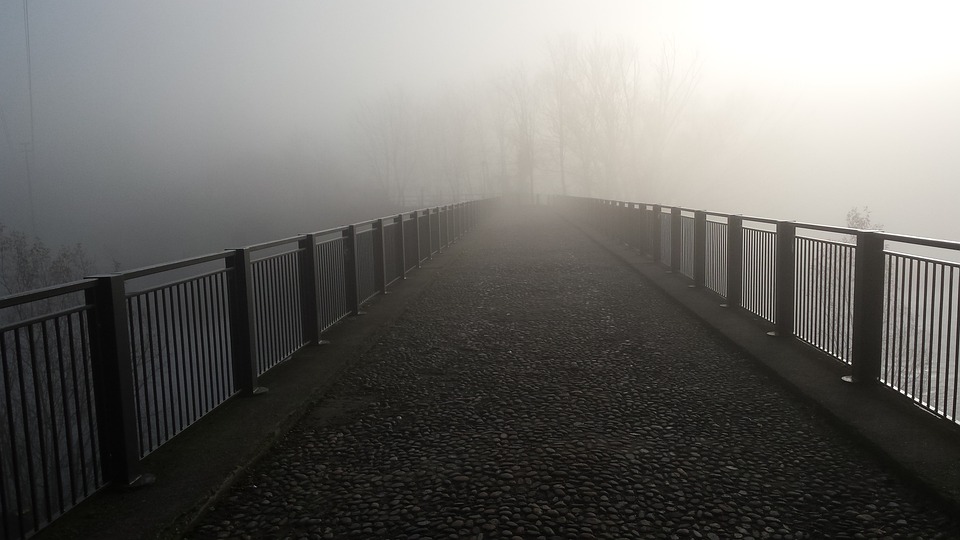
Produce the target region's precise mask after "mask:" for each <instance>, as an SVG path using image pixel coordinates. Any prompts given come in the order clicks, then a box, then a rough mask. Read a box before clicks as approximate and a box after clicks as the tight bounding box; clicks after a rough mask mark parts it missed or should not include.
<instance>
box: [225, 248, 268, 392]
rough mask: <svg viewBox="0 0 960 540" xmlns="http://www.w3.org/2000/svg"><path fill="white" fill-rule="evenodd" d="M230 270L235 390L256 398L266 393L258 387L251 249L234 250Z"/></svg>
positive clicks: (231, 338)
mask: <svg viewBox="0 0 960 540" xmlns="http://www.w3.org/2000/svg"><path fill="white" fill-rule="evenodd" d="M230 251H232V252H233V255H231V256H230V257H228V258H227V271H228V273H229V275H230V279H229V294H230V348H231V350H232V351H233V358H232V361H233V381H234V389H235V390H237V391H239V392H240V394H241V395H244V396H252V395H256V394H262V393H263V392H266V391H267V389H266V388H261V387H259V386H257V382H258V381H257V378H258V377H259V373H258V370H257V360H256V356H254V353H253V352H254V351H255V350H256V327H255V326H254V318H253V317H254V316H253V276H252V275H251V272H250V268H251V267H250V250H249V249H246V248H241V249H234V250H230Z"/></svg>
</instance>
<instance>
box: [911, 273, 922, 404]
mask: <svg viewBox="0 0 960 540" xmlns="http://www.w3.org/2000/svg"><path fill="white" fill-rule="evenodd" d="M914 268H916V271H917V280H916V282H915V283H914V281H913V279H912V278H913V276H912V275H911V280H910V282H911V289H913V288H915V289H916V291H915V292H916V296H915V297H914V300H913V301H911V302H910V305H911V307H912V308H913V316H912V319H913V323H912V330H913V332H911V333H912V334H913V355H912V357H911V358H910V395H911V397H912V398H913V399H914V401H917V357H918V356H919V355H920V336H919V335H918V334H919V333H918V332H917V330H918V329H919V328H920V309H919V308H920V264H919V261H910V271H911V274H912V273H913V269H914Z"/></svg>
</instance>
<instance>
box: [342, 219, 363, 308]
mask: <svg viewBox="0 0 960 540" xmlns="http://www.w3.org/2000/svg"><path fill="white" fill-rule="evenodd" d="M357 255H358V253H357V226H356V225H350V226H349V227H347V230H345V231H344V236H343V277H344V281H345V282H346V284H345V285H346V288H347V307H349V308H350V314H351V315H359V314H360V289H359V287H360V283H359V282H360V280H359V276H357V272H358V271H359V269H360V268H359V267H360V265H359V264H357Z"/></svg>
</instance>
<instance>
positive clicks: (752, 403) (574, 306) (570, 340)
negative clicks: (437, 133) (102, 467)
mask: <svg viewBox="0 0 960 540" xmlns="http://www.w3.org/2000/svg"><path fill="white" fill-rule="evenodd" d="M527 214H528V215H527V216H525V217H523V218H520V217H516V216H508V215H504V216H501V218H500V219H498V220H496V221H495V222H492V223H489V224H488V225H486V226H485V227H484V228H483V229H482V230H481V231H480V232H475V233H471V234H470V235H468V237H467V239H466V240H464V242H463V243H462V244H461V245H459V246H457V249H455V250H453V251H451V252H450V253H449V254H444V255H443V256H444V257H456V258H457V260H456V261H455V262H454V263H453V264H452V266H450V267H449V270H448V271H447V272H445V273H444V274H443V275H441V276H440V277H439V278H438V279H437V281H436V282H435V283H434V285H433V286H431V288H430V289H428V291H427V292H426V293H425V294H424V295H423V296H422V297H421V298H420V299H419V300H418V302H417V303H416V304H415V305H413V306H411V308H410V309H409V311H407V312H406V313H405V315H404V316H402V317H401V318H400V320H398V321H397V323H396V325H395V327H394V328H392V329H391V330H390V331H389V332H387V334H386V336H385V337H384V338H383V339H381V341H380V342H379V343H377V344H376V345H375V346H374V347H373V349H372V350H371V351H370V352H369V353H368V354H367V355H366V357H365V358H364V360H363V361H362V362H361V363H359V364H357V365H355V366H354V367H352V368H351V369H350V370H348V372H346V373H345V374H344V375H343V377H342V379H341V380H340V381H339V382H338V383H337V384H336V385H335V386H334V388H333V390H332V391H331V393H330V394H329V395H328V398H327V399H326V400H325V402H323V403H321V404H320V405H319V406H318V407H317V408H316V409H315V410H313V411H312V412H311V413H310V414H309V415H308V416H307V417H305V418H304V420H303V421H301V422H300V423H299V424H298V425H297V426H296V428H294V429H293V431H291V432H290V433H289V434H288V435H287V436H285V437H284V438H283V439H282V440H281V441H280V442H279V443H278V444H277V446H276V448H275V449H274V451H273V452H272V453H271V454H270V455H269V456H268V457H266V458H264V460H262V461H261V462H260V463H259V464H258V465H256V466H255V467H253V468H252V469H251V470H250V471H249V474H248V475H247V476H246V478H244V479H243V480H241V481H240V482H239V483H238V485H237V486H236V487H235V488H234V490H233V491H232V492H230V493H228V494H227V495H226V496H225V497H224V498H223V500H221V501H220V502H219V503H218V504H217V505H216V506H215V508H213V509H212V510H211V511H210V512H209V513H208V514H207V515H206V516H205V517H204V519H203V520H202V521H201V522H200V523H199V524H198V525H197V527H196V528H195V529H194V531H193V532H192V533H191V534H190V535H189V537H190V538H227V537H230V538H234V537H236V538H343V537H353V538H409V539H414V538H420V539H425V538H708V539H714V540H716V539H721V538H723V539H726V538H797V539H799V538H958V537H960V525H958V521H957V520H956V519H953V518H951V517H949V516H947V515H946V514H944V513H943V512H942V511H940V510H939V509H937V508H936V507H935V506H934V505H932V504H931V503H930V502H929V501H927V500H925V499H924V498H923V497H921V496H920V495H918V494H917V493H915V492H913V491H912V490H911V489H910V488H908V487H907V486H905V485H904V484H903V483H902V482H900V481H899V480H898V479H896V478H895V477H893V476H892V475H891V474H890V473H888V472H886V471H884V470H883V468H882V467H881V466H880V465H879V464H878V462H877V461H876V460H875V459H873V458H872V457H871V456H870V455H869V454H867V453H866V452H864V451H862V450H860V449H858V448H857V447H856V446H855V445H854V444H853V443H852V442H850V440H848V439H847V438H846V437H844V435H843V434H842V433H839V432H838V431H836V430H835V429H833V428H832V427H831V426H830V425H827V424H826V423H825V422H824V421H822V420H820V419H818V418H817V417H816V416H815V415H814V414H813V413H812V412H811V411H810V410H809V409H808V408H807V407H805V406H804V405H803V404H801V403H799V402H797V401H796V400H794V399H792V398H790V397H789V396H787V395H786V393H785V392H784V390H783V389H781V388H780V387H779V386H778V385H777V384H776V383H775V382H773V381H771V380H769V379H768V378H767V377H766V376H765V375H764V374H762V373H760V372H759V371H757V370H756V369H755V368H754V367H753V365H752V364H751V362H750V361H748V360H747V359H745V358H743V357H742V356H740V355H739V354H738V353H736V352H734V351H732V350H730V349H729V348H727V347H726V346H724V345H723V344H722V343H720V342H719V341H718V340H717V338H716V337H714V336H713V334H712V333H711V332H710V331H709V330H707V329H706V328H704V327H703V326H702V325H701V324H700V323H699V322H698V321H696V320H695V319H693V318H691V317H690V316H689V315H687V314H685V313H683V312H682V311H681V310H680V309H679V308H678V307H677V306H675V305H674V304H672V303H671V302H670V301H669V300H668V299H666V298H664V297H663V296H662V295H661V294H660V293H659V292H658V291H656V290H653V289H652V288H651V287H650V286H648V285H646V284H645V283H644V282H643V281H642V280H641V279H640V278H639V277H638V276H637V275H636V274H635V273H633V272H631V271H630V270H628V269H627V268H625V267H623V266H621V265H619V264H617V263H616V262H615V261H614V259H612V258H611V257H610V256H609V255H608V254H606V253H605V252H603V251H602V250H601V249H599V248H598V247H597V246H596V245H594V244H592V243H591V242H590V241H589V240H587V239H586V238H585V237H584V236H583V235H582V234H580V233H579V232H578V231H577V230H576V229H574V228H572V227H571V226H570V225H569V224H566V223H565V222H563V221H561V220H559V219H558V218H556V217H555V216H553V215H551V214H549V213H548V212H547V211H536V212H528V213H527Z"/></svg>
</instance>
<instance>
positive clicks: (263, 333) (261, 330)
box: [250, 261, 270, 373]
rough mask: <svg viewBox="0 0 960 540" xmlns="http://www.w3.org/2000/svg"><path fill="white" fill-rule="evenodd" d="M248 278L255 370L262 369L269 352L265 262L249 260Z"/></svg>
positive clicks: (268, 314)
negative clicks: (250, 289)
mask: <svg viewBox="0 0 960 540" xmlns="http://www.w3.org/2000/svg"><path fill="white" fill-rule="evenodd" d="M250 278H251V281H252V283H253V305H252V306H251V308H252V311H253V314H254V319H253V328H252V335H251V338H252V340H253V341H254V342H255V343H256V345H257V346H256V348H255V349H254V351H253V352H254V353H255V354H256V355H255V356H254V358H252V362H253V365H254V366H255V369H256V372H257V373H261V372H262V371H263V363H264V362H265V360H264V359H265V358H267V357H268V355H269V354H270V352H269V351H270V336H269V335H268V333H267V331H268V329H269V325H270V304H269V301H268V298H269V296H270V288H269V283H268V282H267V263H265V262H261V261H257V262H253V261H251V262H250Z"/></svg>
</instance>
